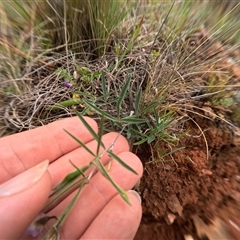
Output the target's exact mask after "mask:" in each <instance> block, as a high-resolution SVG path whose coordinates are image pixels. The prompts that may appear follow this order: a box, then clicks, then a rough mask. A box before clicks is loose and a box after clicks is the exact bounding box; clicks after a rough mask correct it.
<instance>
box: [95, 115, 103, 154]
mask: <svg viewBox="0 0 240 240" xmlns="http://www.w3.org/2000/svg"><path fill="white" fill-rule="evenodd" d="M103 129H104V116H102V118H101V122H100V125H99V133H98V145H97V152H96V155H97V156H98V155H99V152H100V146H102V145H103V143H102V136H103ZM104 149H105V147H104Z"/></svg>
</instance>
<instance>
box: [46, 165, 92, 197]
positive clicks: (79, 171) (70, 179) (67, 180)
mask: <svg viewBox="0 0 240 240" xmlns="http://www.w3.org/2000/svg"><path fill="white" fill-rule="evenodd" d="M71 164H72V165H73V166H74V167H76V166H75V165H74V164H73V163H72V162H71ZM89 167H90V165H86V166H84V167H82V168H81V169H80V168H77V167H76V168H77V170H75V171H74V172H71V173H69V174H68V175H67V176H66V177H65V178H64V179H63V180H62V181H61V182H60V183H59V184H58V185H57V186H56V187H55V188H54V189H53V193H52V194H51V195H50V197H51V196H53V195H54V194H56V193H57V192H59V191H60V190H61V189H63V188H64V187H65V186H67V185H68V184H70V183H71V182H73V181H74V180H75V179H77V178H78V177H79V176H80V175H83V176H84V172H85V171H86V170H87V169H88V168H89ZM84 177H85V176H84Z"/></svg>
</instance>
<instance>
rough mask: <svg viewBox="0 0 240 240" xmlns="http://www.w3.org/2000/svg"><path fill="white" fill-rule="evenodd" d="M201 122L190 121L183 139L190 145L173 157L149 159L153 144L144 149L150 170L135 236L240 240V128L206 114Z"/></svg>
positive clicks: (143, 156) (145, 178)
mask: <svg viewBox="0 0 240 240" xmlns="http://www.w3.org/2000/svg"><path fill="white" fill-rule="evenodd" d="M197 122H198V125H199V126H197V125H196V124H195V123H194V122H191V121H188V122H187V123H186V127H187V128H188V129H190V130H189V132H188V134H187V135H186V136H185V137H184V138H182V139H181V140H180V142H179V147H181V146H185V148H184V149H182V150H179V151H177V152H175V153H174V154H173V155H172V156H171V158H170V157H169V158H164V160H163V161H158V162H154V163H150V164H148V162H149V160H150V156H151V153H150V150H149V149H148V148H147V146H146V149H144V150H142V152H139V153H138V155H139V156H140V158H141V159H142V160H143V163H144V167H145V173H144V175H143V178H142V179H141V183H140V186H139V189H138V191H139V193H140V195H141V197H142V205H143V218H142V222H141V225H140V227H139V230H138V232H137V235H136V237H135V240H140V239H152V240H153V239H158V240H165V239H166V240H178V239H179V240H182V239H186V240H187V239H197V240H198V239H240V219H239V217H238V216H240V206H239V203H240V144H239V138H238V134H237V131H238V130H239V129H237V128H236V129H233V128H231V127H229V125H228V124H226V123H224V122H223V121H213V120H208V119H206V118H204V117H203V118H201V117H199V119H197ZM199 127H200V128H201V129H202V130H203V132H204V135H205V139H204V137H203V136H202V134H201V132H200V129H199ZM205 140H207V145H208V146H207V145H206V141H205ZM162 145H163V146H161V144H160V145H159V148H160V149H161V148H164V144H162ZM207 148H208V149H207ZM207 152H208V154H207ZM237 226H239V227H237Z"/></svg>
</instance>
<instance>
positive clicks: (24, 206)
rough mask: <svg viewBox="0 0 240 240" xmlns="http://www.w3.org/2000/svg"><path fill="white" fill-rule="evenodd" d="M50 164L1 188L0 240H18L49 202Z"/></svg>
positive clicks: (29, 172)
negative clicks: (48, 168) (48, 169)
mask: <svg viewBox="0 0 240 240" xmlns="http://www.w3.org/2000/svg"><path fill="white" fill-rule="evenodd" d="M48 164H49V161H48V160H47V161H44V162H42V163H40V164H38V165H36V166H34V167H33V168H30V169H28V170H27V171H25V172H23V173H21V174H19V175H17V176H16V177H14V178H12V179H11V180H9V181H7V182H5V183H3V184H2V185H0V216H1V217H0V239H17V238H19V237H20V236H21V235H22V234H23V232H24V231H25V230H26V229H27V228H28V226H29V225H30V224H31V222H32V221H33V220H34V218H35V217H36V216H37V214H38V213H39V212H40V211H41V209H42V208H43V207H44V205H45V204H46V202H47V200H48V196H49V194H50V192H51V187H52V183H51V177H50V174H49V173H48V171H47V167H48Z"/></svg>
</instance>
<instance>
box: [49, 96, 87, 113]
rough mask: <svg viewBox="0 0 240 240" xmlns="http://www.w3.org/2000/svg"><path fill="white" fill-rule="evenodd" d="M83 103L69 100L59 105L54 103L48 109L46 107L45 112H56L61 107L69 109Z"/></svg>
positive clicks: (80, 100)
mask: <svg viewBox="0 0 240 240" xmlns="http://www.w3.org/2000/svg"><path fill="white" fill-rule="evenodd" d="M81 103H83V101H82V99H69V100H66V101H62V102H60V103H56V104H54V105H52V106H50V107H48V108H47V109H46V110H47V111H52V110H57V109H60V108H62V107H69V106H73V105H78V104H81Z"/></svg>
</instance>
